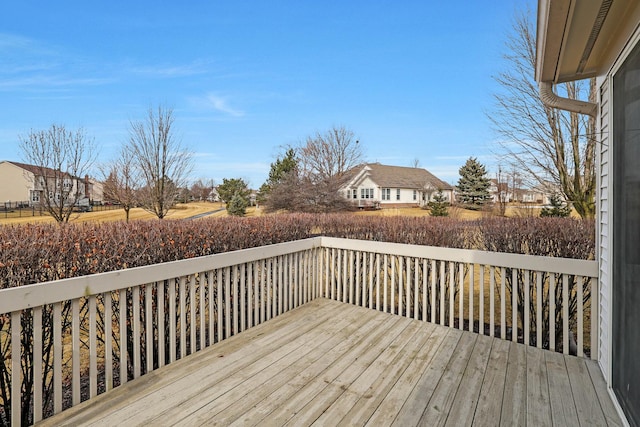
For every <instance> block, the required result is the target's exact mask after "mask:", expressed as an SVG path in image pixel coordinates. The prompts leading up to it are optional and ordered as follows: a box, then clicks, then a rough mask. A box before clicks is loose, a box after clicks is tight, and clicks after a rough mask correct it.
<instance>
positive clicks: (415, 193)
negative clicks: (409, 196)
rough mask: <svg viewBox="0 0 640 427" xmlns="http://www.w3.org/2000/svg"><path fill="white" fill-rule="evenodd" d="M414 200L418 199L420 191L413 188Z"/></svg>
mask: <svg viewBox="0 0 640 427" xmlns="http://www.w3.org/2000/svg"><path fill="white" fill-rule="evenodd" d="M413 200H418V191H417V190H413Z"/></svg>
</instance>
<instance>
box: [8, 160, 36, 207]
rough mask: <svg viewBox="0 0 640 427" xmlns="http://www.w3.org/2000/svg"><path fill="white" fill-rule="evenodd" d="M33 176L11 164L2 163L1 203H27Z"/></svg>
mask: <svg viewBox="0 0 640 427" xmlns="http://www.w3.org/2000/svg"><path fill="white" fill-rule="evenodd" d="M32 188H33V175H32V174H31V173H30V172H27V171H25V170H24V169H22V168H19V167H18V166H16V165H14V164H13V163H10V162H0V203H5V202H27V201H29V196H30V194H29V191H30V190H31V189H32Z"/></svg>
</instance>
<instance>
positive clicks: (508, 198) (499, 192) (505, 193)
mask: <svg viewBox="0 0 640 427" xmlns="http://www.w3.org/2000/svg"><path fill="white" fill-rule="evenodd" d="M488 190H489V195H490V196H491V201H492V202H493V203H498V202H500V201H504V202H507V203H508V202H513V201H514V197H515V196H514V194H513V192H512V189H511V188H509V185H508V184H507V183H505V182H498V180H497V179H495V178H494V179H490V180H489V188H488Z"/></svg>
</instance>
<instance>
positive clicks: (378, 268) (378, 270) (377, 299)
mask: <svg viewBox="0 0 640 427" xmlns="http://www.w3.org/2000/svg"><path fill="white" fill-rule="evenodd" d="M376 310H378V311H380V254H376Z"/></svg>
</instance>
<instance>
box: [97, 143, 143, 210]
mask: <svg viewBox="0 0 640 427" xmlns="http://www.w3.org/2000/svg"><path fill="white" fill-rule="evenodd" d="M102 173H103V175H105V180H104V187H103V193H104V198H105V200H108V201H111V202H114V203H118V204H119V205H121V206H122V209H124V212H125V218H126V221H127V222H128V221H129V211H130V210H131V208H133V207H135V206H136V205H137V203H138V191H139V183H140V171H139V169H138V168H136V165H135V163H134V159H133V156H132V153H131V150H130V148H129V147H128V146H123V147H122V148H121V150H120V153H119V154H118V157H116V158H115V159H114V160H113V161H112V162H111V163H110V164H109V165H108V166H107V167H106V168H105V169H103V172H102Z"/></svg>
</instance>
